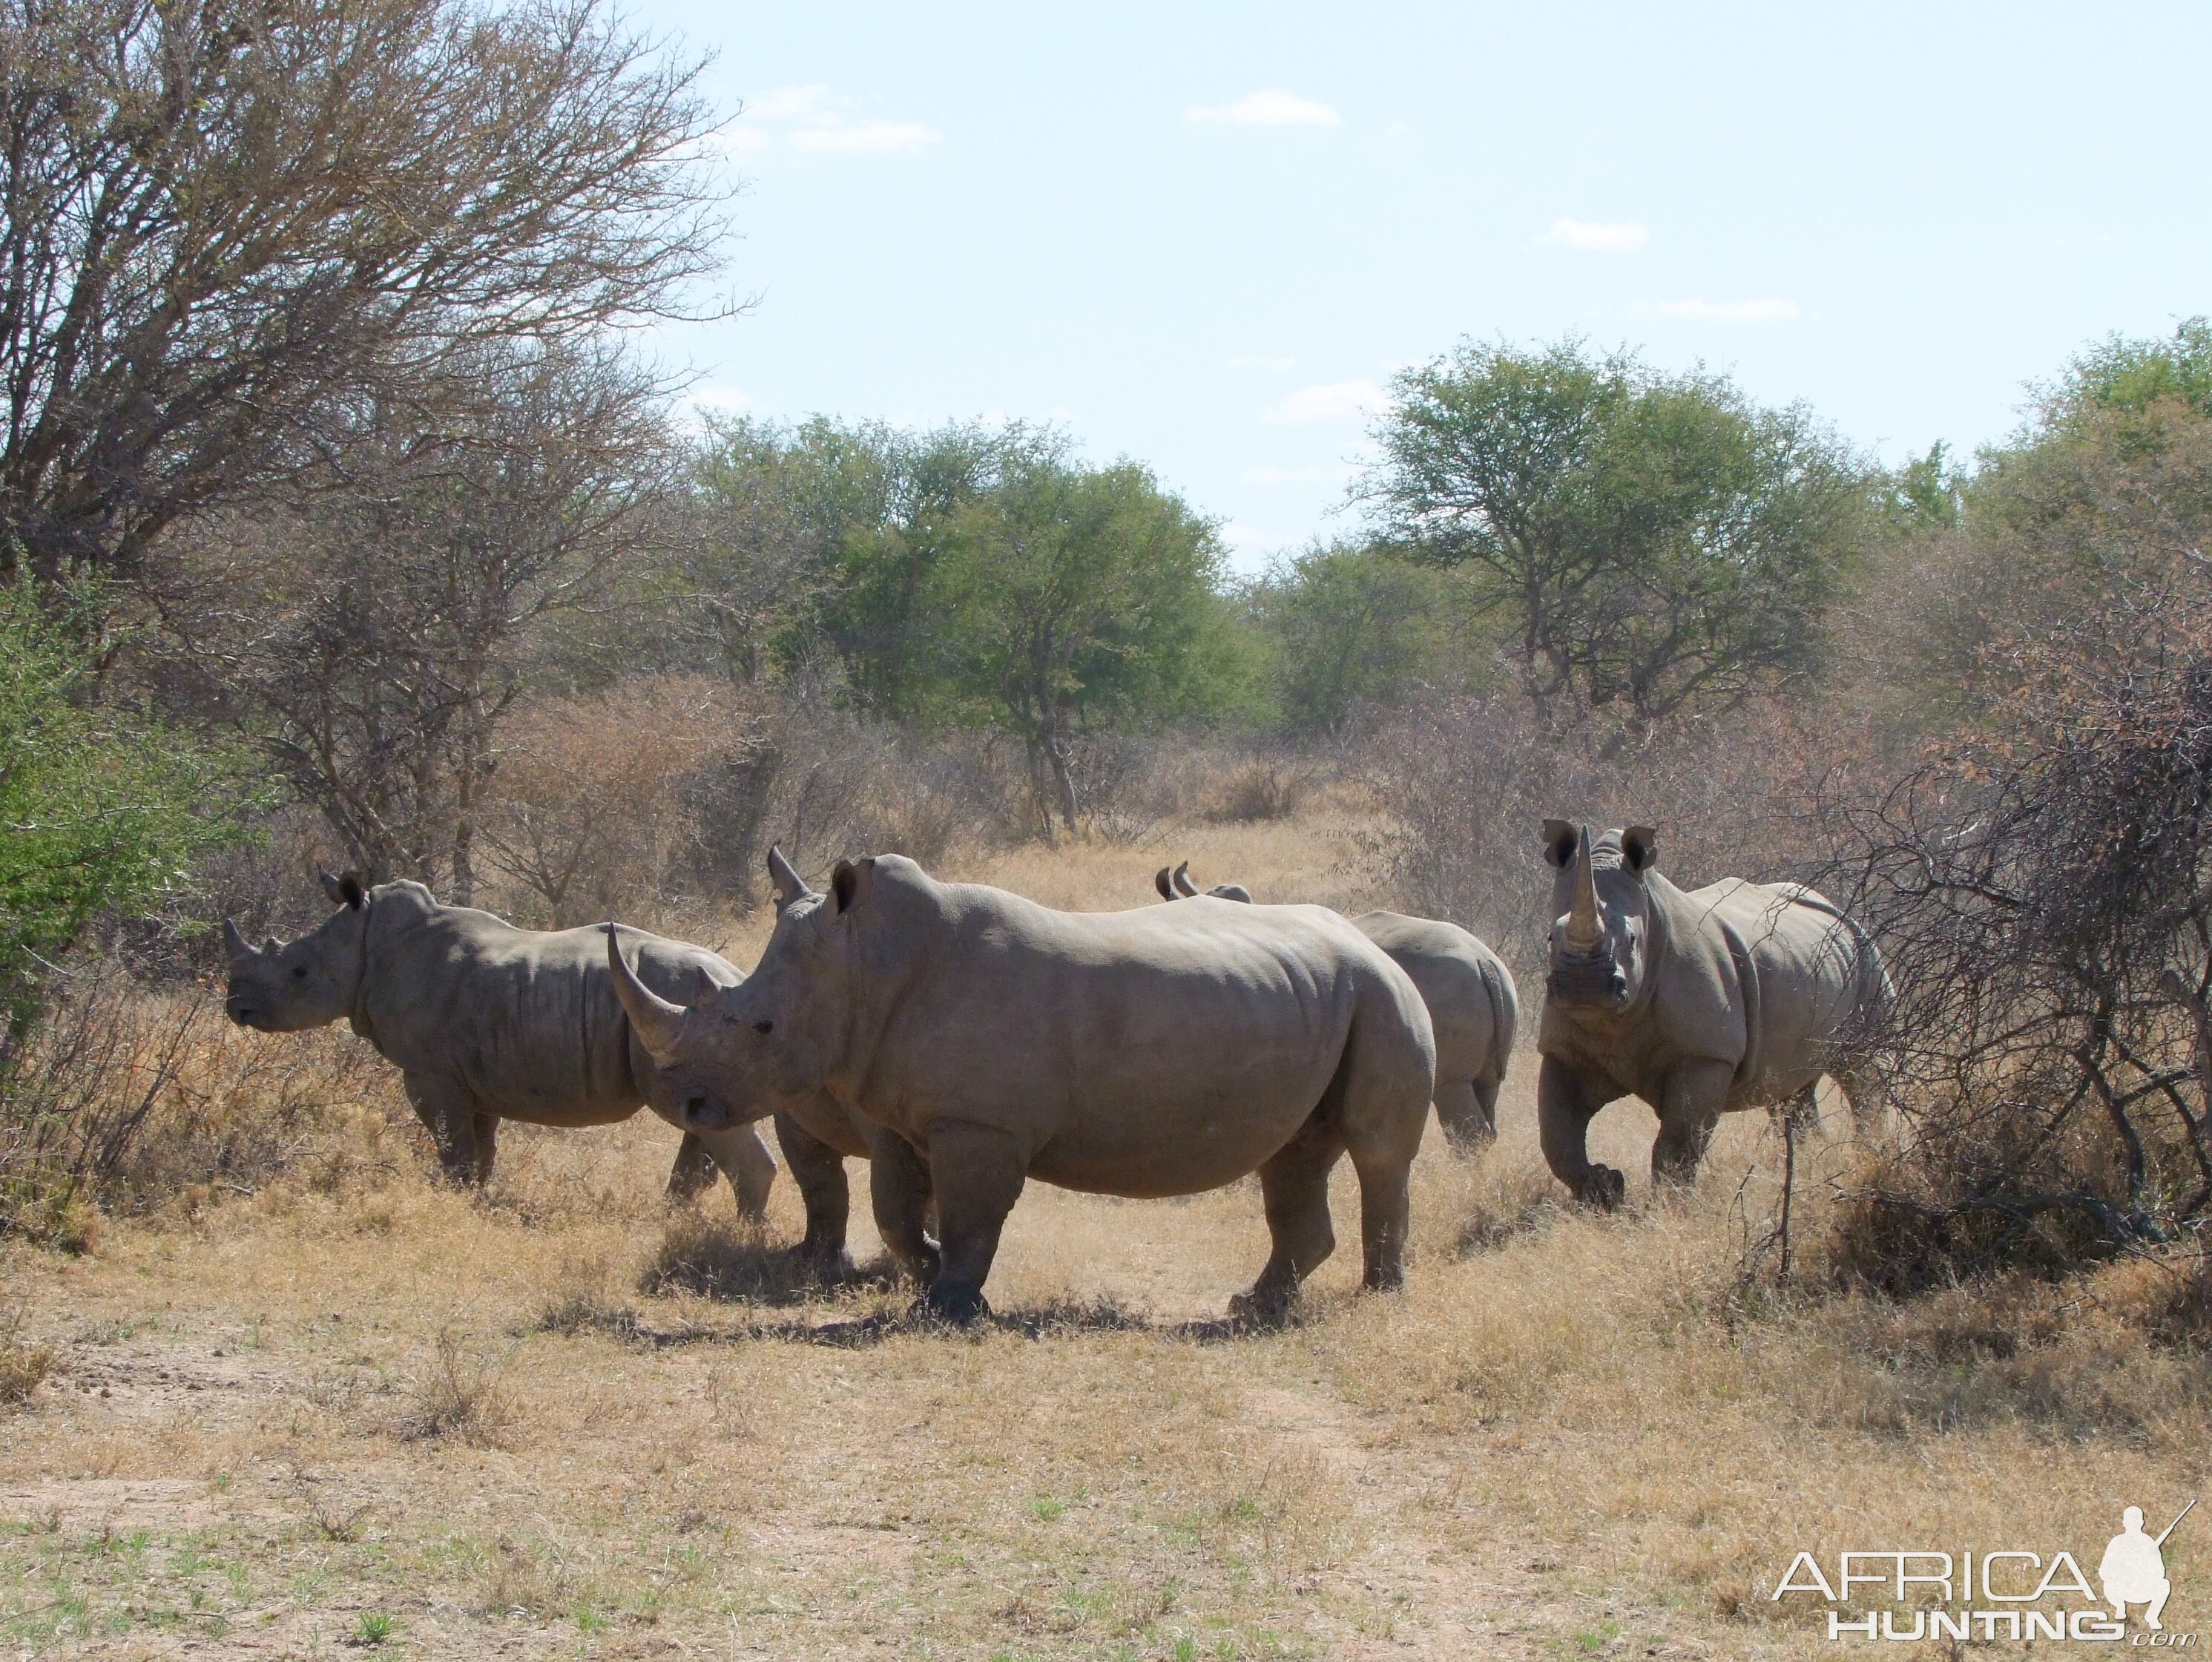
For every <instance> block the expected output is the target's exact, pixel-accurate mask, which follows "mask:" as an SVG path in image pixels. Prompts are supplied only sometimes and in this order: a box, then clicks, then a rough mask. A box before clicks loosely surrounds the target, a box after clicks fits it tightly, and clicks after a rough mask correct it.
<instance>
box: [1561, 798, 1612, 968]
mask: <svg viewBox="0 0 2212 1662" xmlns="http://www.w3.org/2000/svg"><path fill="white" fill-rule="evenodd" d="M1604 940H1605V917H1604V914H1603V912H1602V911H1601V910H1600V909H1599V907H1598V901H1597V884H1596V882H1595V880H1593V879H1592V878H1591V876H1590V844H1589V826H1588V825H1584V826H1583V828H1582V831H1581V834H1580V836H1579V837H1578V838H1577V842H1576V846H1575V904H1573V906H1572V907H1571V908H1570V909H1569V910H1568V912H1567V946H1568V947H1569V948H1570V949H1571V950H1572V951H1575V952H1578V953H1590V952H1595V951H1596V950H1597V948H1598V947H1599V946H1600V945H1601V943H1602V942H1603V941H1604Z"/></svg>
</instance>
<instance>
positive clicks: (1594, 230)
mask: <svg viewBox="0 0 2212 1662" xmlns="http://www.w3.org/2000/svg"><path fill="white" fill-rule="evenodd" d="M1536 240H1537V241H1539V242H1541V243H1546V244H1548V245H1549V246H1550V247H1554V248H1572V249H1574V250H1575V251H1576V252H1577V253H1585V254H1632V253H1638V251H1640V250H1641V249H1642V248H1643V247H1644V244H1645V243H1647V242H1649V241H1650V240H1651V228H1650V226H1648V225H1646V224H1644V222H1643V221H1641V220H1629V221H1626V222H1623V223H1620V224H1617V225H1614V224H1606V223H1604V222H1601V221H1598V220H1595V219H1555V220H1553V222H1552V228H1551V229H1550V230H1548V231H1547V232H1545V233H1544V234H1543V235H1541V236H1540V237H1538V238H1537V239H1536Z"/></svg>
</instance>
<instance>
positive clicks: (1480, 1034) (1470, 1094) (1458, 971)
mask: <svg viewBox="0 0 2212 1662" xmlns="http://www.w3.org/2000/svg"><path fill="white" fill-rule="evenodd" d="M1152 886H1153V887H1154V888H1156V889H1158V891H1159V892H1160V898H1162V899H1164V900H1176V899H1188V898H1191V897H1192V896H1194V895H1196V894H1197V893H1198V892H1200V891H1199V887H1198V885H1197V884H1196V883H1195V882H1194V881H1193V880H1191V875H1190V861H1188V860H1186V861H1183V862H1182V864H1181V865H1179V866H1177V867H1176V868H1175V869H1174V871H1173V872H1172V873H1170V871H1169V869H1168V868H1166V867H1165V866H1163V867H1161V868H1160V869H1159V874H1158V875H1157V876H1156V877H1154V878H1153V879H1152ZM1205 892H1206V893H1207V894H1210V895H1212V897H1213V898H1215V899H1217V900H1237V901H1243V902H1244V903H1245V904H1250V902H1251V899H1252V892H1251V891H1250V890H1249V889H1248V888H1246V887H1245V886H1243V884H1242V883H1217V884H1215V885H1214V886H1212V888H1210V889H1207V890H1206V891H1205ZM1351 922H1352V928H1355V929H1357V930H1358V931H1359V933H1360V934H1364V935H1365V936H1366V937H1367V938H1368V939H1369V940H1370V941H1373V942H1374V943H1375V944H1376V946H1378V947H1381V948H1382V949H1383V951H1384V952H1385V953H1388V954H1389V958H1390V961H1391V962H1392V963H1394V964H1395V965H1397V966H1398V967H1399V968H1400V969H1401V970H1403V971H1405V972H1406V973H1407V975H1408V976H1410V977H1412V978H1413V985H1414V986H1415V987H1416V988H1418V989H1419V990H1420V995H1421V1002H1422V1003H1424V1004H1425V1005H1427V1006H1428V1007H1429V1020H1430V1023H1431V1025H1432V1026H1434V1028H1435V1030H1436V1035H1437V1123H1438V1124H1440V1125H1442V1126H1443V1128H1444V1136H1445V1139H1446V1140H1447V1141H1449V1142H1450V1144H1451V1145H1452V1146H1453V1147H1454V1148H1479V1147H1480V1146H1482V1145H1483V1144H1485V1143H1488V1142H1491V1141H1495V1140H1496V1138H1497V1135H1498V1087H1499V1086H1500V1085H1502V1084H1503V1083H1504V1080H1505V1070H1506V1068H1507V1067H1508V1066H1509V1065H1510V1063H1511V1062H1512V1059H1513V1035H1514V1032H1515V1030H1516V1028H1517V1027H1518V1026H1519V1025H1520V1021H1521V1001H1520V998H1519V996H1518V995H1517V994H1516V992H1515V991H1514V988H1513V977H1512V976H1511V975H1510V974H1509V973H1508V972H1507V971H1506V968H1505V965H1503V964H1502V963H1500V962H1499V961H1498V954H1497V953H1493V952H1492V951H1491V950H1490V948H1489V947H1486V946H1485V945H1484V944H1483V943H1482V941H1481V940H1480V937H1478V936H1476V935H1473V934H1468V931H1467V930H1465V929H1462V928H1460V927H1459V925H1458V924H1456V923H1445V922H1438V921H1437V920H1436V919H1434V918H1428V917H1409V916H1407V915H1406V914H1404V913H1403V912H1362V913H1360V914H1359V915H1358V916H1356V917H1353V918H1352V920H1351Z"/></svg>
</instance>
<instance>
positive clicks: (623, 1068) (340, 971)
mask: <svg viewBox="0 0 2212 1662" xmlns="http://www.w3.org/2000/svg"><path fill="white" fill-rule="evenodd" d="M319 875H320V876H321V879H322V883H323V887H324V890H325V892H326V893H327V894H328V895H329V896H330V898H331V902H332V903H333V904H335V905H336V906H337V910H336V911H335V912H333V913H332V914H331V916H329V917H328V918H326V919H325V921H324V922H322V924H321V925H320V926H319V927H318V928H314V929H312V930H310V931H308V932H307V934H303V935H301V936H300V937H299V938H298V939H297V940H295V941H290V942H289V943H287V942H282V941H276V940H275V939H274V938H271V939H270V940H269V941H265V942H264V943H263V944H262V945H261V946H259V947H254V946H252V945H251V944H250V943H249V942H248V941H246V937H245V936H244V935H243V934H240V933H239V929H238V926H237V925H236V924H235V923H232V922H228V921H226V922H224V924H223V941H224V944H225V946H227V947H228V949H229V954H230V979H229V986H228V996H227V997H226V999H225V1001H224V1006H223V1008H224V1009H225V1011H226V1012H227V1013H228V1015H229V1017H230V1019H231V1020H233V1021H234V1022H237V1023H238V1024H239V1025H240V1026H246V1027H255V1028H258V1029H260V1030H261V1031H262V1032H270V1033H287V1032H300V1031H301V1030H303V1029H305V1028H309V1027H321V1026H327V1025H328V1024H330V1023H331V1022H333V1021H336V1020H339V1019H340V1018H342V1017H343V1018H344V1019H345V1020H348V1021H349V1022H350V1023H351V1024H352V1026H353V1030H354V1032H356V1033H359V1034H360V1035H361V1036H362V1038H365V1039H367V1040H368V1042H369V1043H370V1044H374V1046H375V1047H376V1049H377V1050H378V1051H379V1053H380V1054H381V1055H382V1056H384V1057H385V1059H386V1061H388V1062H392V1063H393V1064H395V1065H396V1066H397V1067H398V1068H399V1070H400V1073H401V1075H402V1076H403V1077H404V1080H405V1081H406V1087H407V1099H408V1100H409V1101H410V1103H412V1104H413V1105H414V1107H415V1112H416V1115H417V1116H418V1117H420V1118H421V1119H422V1123H423V1124H424V1125H425V1126H426V1127H427V1128H428V1130H429V1132H430V1135H431V1137H432V1139H433V1140H434V1141H435V1142H436V1144H437V1149H438V1160H439V1163H440V1165H441V1166H442V1167H443V1168H444V1170H445V1172H446V1174H447V1177H448V1178H452V1179H453V1180H454V1181H456V1182H459V1183H464V1184H480V1183H483V1182H484V1181H486V1180H487V1179H488V1178H489V1177H490V1176H491V1170H492V1160H493V1157H494V1154H495V1152H496V1148H497V1140H498V1135H499V1123H500V1121H501V1120H502V1119H514V1120H521V1121H523V1122H525V1123H528V1124H533V1125H560V1126H576V1125H606V1124H611V1123H614V1122H615V1121H617V1120H623V1119H628V1118H629V1117H630V1116H631V1115H632V1114H634V1113H635V1112H636V1111H637V1110H638V1108H639V1106H640V1105H641V1104H642V1103H644V1102H646V1101H647V1099H649V1098H655V1097H659V1098H665V1095H666V1092H665V1089H660V1088H659V1087H658V1081H656V1080H655V1078H654V1068H653V1058H652V1055H651V1053H650V1052H649V1051H647V1050H646V1049H645V1048H644V1047H643V1046H642V1045H641V1044H638V1043H637V1041H636V1036H635V1034H634V1033H633V1032H631V1031H630V1026H629V1020H628V1019H627V1018H626V1017H625V1016H624V1015H623V1008H622V1003H621V1001H619V1000H618V999H617V997H616V996H615V990H614V984H613V983H612V982H611V981H610V980H609V979H608V977H607V969H606V959H605V945H604V944H603V942H602V941H601V940H600V935H599V930H598V929H597V928H586V929H563V930H560V931H557V932H556V933H553V934H542V933H539V932H538V931H536V930H532V929H519V928H515V927H514V926H513V925H512V924H510V923H508V922H506V921H505V920H504V919H502V918H498V917H495V916H492V915H491V914H490V913H489V912H482V911H477V910H472V909H471V908H469V907H466V906H446V905H441V904H439V903H438V902H437V901H436V900H435V899H434V898H431V894H430V892H429V890H428V889H426V888H424V887H423V886H422V885H421V884H419V883H410V882H397V883H383V884H379V885H378V886H375V887H374V888H371V887H368V886H366V885H365V884H364V883H363V882H362V880H361V878H360V876H359V875H358V874H355V873H352V872H348V873H346V874H344V875H343V877H333V876H331V874H329V873H328V872H324V873H321V874H319ZM623 936H624V938H625V939H626V940H628V941H630V942H631V943H632V944H633V947H634V949H635V952H636V953H637V956H638V958H639V960H640V963H641V965H642V966H643V973H644V974H645V975H646V976H647V978H648V979H650V980H651V981H653V983H656V984H658V985H659V986H660V987H663V988H665V989H667V990H668V991H670V992H671V993H678V994H683V995H694V994H696V991H697V990H698V989H701V988H703V987H706V986H711V985H719V984H722V983H729V982H734V981H736V980H737V979H738V971H737V970H736V968H735V967H734V966H733V965H730V964H729V963H727V962H726V961H725V960H724V959H720V958H719V957H717V956H716V955H715V954H714V953H710V952H708V950H707V949H706V948H705V947H694V946H690V945H688V944H687V943H685V942H684V941H670V940H667V939H665V937H663V936H660V935H655V934H647V933H645V932H644V931H643V930H641V929H626V930H624V931H623ZM656 1111H659V1112H660V1113H661V1114H662V1116H663V1117H667V1118H671V1119H672V1123H675V1124H677V1125H678V1127H679V1128H681V1129H684V1132H685V1141H684V1145H683V1147H682V1148H680V1149H679V1150H678V1154H677V1158H676V1166H675V1170H674V1172H672V1174H671V1178H670V1188H671V1192H674V1193H677V1194H678V1195H685V1194H696V1192H698V1191H699V1190H701V1189H703V1188H704V1187H705V1186H706V1185H707V1184H710V1183H711V1182H713V1180H714V1170H715V1168H717V1167H719V1168H720V1170H721V1171H723V1172H726V1173H727V1174H728V1176H729V1178H730V1184H731V1186H732V1188H733V1189H735V1190H737V1196H738V1211H739V1212H740V1214H742V1215H744V1216H745V1217H748V1218H750V1219H754V1220H758V1219H760V1218H762V1217H763V1216H764V1215H765V1208H766V1207H767V1203H768V1196H769V1188H770V1186H771V1185H772V1184H774V1183H775V1157H774V1156H773V1155H771V1154H769V1151H768V1148H767V1147H766V1145H764V1144H763V1142H762V1141H761V1139H760V1135H759V1133H758V1132H757V1130H756V1129H754V1128H753V1127H752V1126H751V1125H750V1124H741V1125H732V1126H730V1127H728V1128H726V1129H693V1128H691V1127H689V1126H685V1125H684V1122H683V1120H682V1118H681V1117H680V1116H671V1114H670V1113H669V1112H668V1111H667V1110H666V1109H665V1108H661V1107H659V1105H658V1103H656ZM702 1157H703V1158H702ZM840 1233H841V1235H842V1229H841V1231H840Z"/></svg>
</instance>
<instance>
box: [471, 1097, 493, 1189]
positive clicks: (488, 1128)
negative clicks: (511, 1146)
mask: <svg viewBox="0 0 2212 1662" xmlns="http://www.w3.org/2000/svg"><path fill="white" fill-rule="evenodd" d="M471 1129H472V1130H473V1132H474V1133H475V1141H476V1168H475V1175H474V1176H473V1177H472V1178H471V1179H470V1181H471V1182H472V1183H474V1184H476V1185H477V1187H478V1188H482V1187H483V1185H484V1184H488V1183H489V1182H490V1181H491V1168H492V1163H493V1161H495V1160H497V1159H498V1158H499V1116H498V1115H497V1114H484V1113H479V1114H477V1115H476V1116H475V1123H474V1124H473V1125H472V1126H471Z"/></svg>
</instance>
